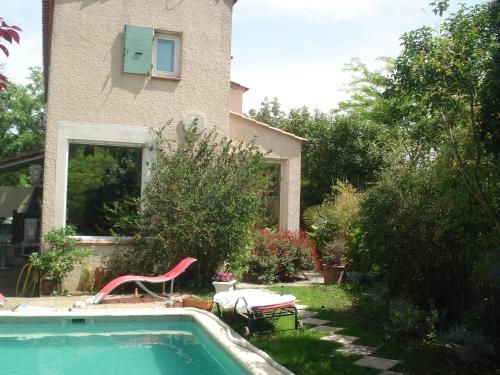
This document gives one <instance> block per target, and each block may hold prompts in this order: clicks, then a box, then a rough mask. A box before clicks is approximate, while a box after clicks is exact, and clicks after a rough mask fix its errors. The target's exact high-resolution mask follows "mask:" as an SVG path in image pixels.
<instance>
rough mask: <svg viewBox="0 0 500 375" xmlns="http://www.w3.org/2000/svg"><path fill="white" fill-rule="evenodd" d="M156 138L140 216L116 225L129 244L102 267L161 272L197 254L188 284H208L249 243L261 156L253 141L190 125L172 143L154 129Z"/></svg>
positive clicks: (261, 185) (262, 183) (263, 181)
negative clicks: (129, 235)
mask: <svg viewBox="0 0 500 375" xmlns="http://www.w3.org/2000/svg"><path fill="white" fill-rule="evenodd" d="M158 137H159V141H158V146H157V152H156V159H155V161H154V162H153V163H152V165H151V179H150V181H149V183H148V184H147V186H146V190H145V193H144V196H143V198H142V200H141V202H140V205H139V206H140V207H141V210H139V209H138V211H139V213H140V215H139V216H140V219H139V220H135V221H136V224H135V225H134V224H133V222H134V220H132V222H130V220H122V221H121V222H120V223H118V224H119V225H117V227H115V229H120V227H121V228H129V229H130V228H133V229H134V232H135V233H136V234H135V236H134V243H133V248H132V249H131V250H129V251H128V252H125V253H122V254H117V255H116V256H114V257H113V258H112V259H111V261H110V262H108V268H110V269H111V270H114V271H120V272H124V270H125V269H126V270H127V271H128V272H131V271H134V272H140V273H145V274H160V273H164V272H165V271H166V270H167V269H169V268H170V267H172V266H173V265H175V264H176V263H177V262H178V261H179V260H180V259H182V258H184V257H188V256H189V257H194V258H197V259H198V262H196V263H194V264H193V266H192V267H191V268H190V274H193V275H195V283H196V284H198V285H203V284H207V283H208V282H209V281H210V279H211V276H212V275H213V274H214V273H215V272H217V271H218V270H219V268H220V267H221V266H222V265H223V263H224V262H226V261H228V262H233V261H236V260H238V259H240V258H241V257H242V256H243V255H244V254H245V252H246V251H247V249H248V246H249V244H250V242H251V236H252V228H253V227H254V223H255V222H256V220H257V215H258V213H259V209H258V208H259V205H260V204H261V197H262V192H263V191H264V189H265V188H266V185H267V183H268V179H267V178H266V177H264V176H263V173H261V171H262V170H263V169H264V167H265V161H264V155H263V154H262V153H261V152H259V150H258V148H257V146H256V145H254V144H248V145H244V144H241V143H234V142H233V141H231V140H229V139H227V138H225V137H221V136H219V135H218V134H217V133H216V132H215V131H211V132H203V133H199V132H198V131H197V128H196V126H195V125H194V126H192V127H190V129H188V130H185V140H184V142H182V143H179V144H178V145H173V144H171V143H170V142H168V141H167V140H165V138H164V137H163V136H162V134H161V132H159V133H158ZM115 210H116V208H115ZM116 211H117V212H120V211H119V210H116Z"/></svg>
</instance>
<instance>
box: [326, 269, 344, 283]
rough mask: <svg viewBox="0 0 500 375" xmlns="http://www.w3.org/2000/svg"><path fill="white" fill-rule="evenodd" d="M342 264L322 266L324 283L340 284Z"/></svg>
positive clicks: (342, 272) (342, 273) (342, 275)
mask: <svg viewBox="0 0 500 375" xmlns="http://www.w3.org/2000/svg"><path fill="white" fill-rule="evenodd" d="M344 272H345V267H344V266H325V265H324V266H323V279H324V282H325V284H326V285H332V284H337V285H338V284H340V283H341V282H342V278H343V277H344Z"/></svg>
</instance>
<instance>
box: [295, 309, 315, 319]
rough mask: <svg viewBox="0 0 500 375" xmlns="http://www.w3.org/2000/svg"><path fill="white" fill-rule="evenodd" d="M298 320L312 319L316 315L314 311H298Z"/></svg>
mask: <svg viewBox="0 0 500 375" xmlns="http://www.w3.org/2000/svg"><path fill="white" fill-rule="evenodd" d="M298 315H299V318H312V317H313V316H315V315H318V313H317V312H316V311H306V310H301V311H299V314H298Z"/></svg>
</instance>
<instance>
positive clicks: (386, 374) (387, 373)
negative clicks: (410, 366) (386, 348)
mask: <svg viewBox="0 0 500 375" xmlns="http://www.w3.org/2000/svg"><path fill="white" fill-rule="evenodd" d="M380 375H405V374H403V373H402V372H396V371H382V372H381V373H380Z"/></svg>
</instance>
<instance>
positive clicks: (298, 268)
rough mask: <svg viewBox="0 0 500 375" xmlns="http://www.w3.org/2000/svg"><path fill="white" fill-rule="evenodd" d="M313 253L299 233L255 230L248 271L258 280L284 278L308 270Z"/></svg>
mask: <svg viewBox="0 0 500 375" xmlns="http://www.w3.org/2000/svg"><path fill="white" fill-rule="evenodd" d="M315 253H316V249H315V248H314V245H313V244H312V243H311V242H310V241H309V240H308V239H307V238H306V237H305V236H304V234H303V233H301V232H290V231H288V230H277V231H272V230H268V229H262V230H256V231H255V232H254V243H253V248H252V252H251V257H250V260H249V273H250V275H251V276H253V277H255V278H256V279H257V280H258V281H260V282H262V283H272V282H277V281H284V280H288V279H291V278H293V277H294V276H296V275H298V274H299V273H300V272H302V271H305V270H309V269H311V268H312V267H313V259H314V256H315Z"/></svg>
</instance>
